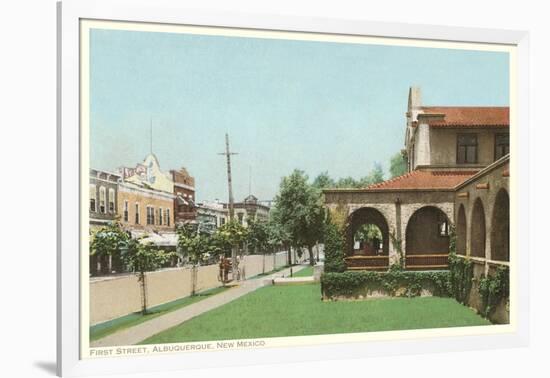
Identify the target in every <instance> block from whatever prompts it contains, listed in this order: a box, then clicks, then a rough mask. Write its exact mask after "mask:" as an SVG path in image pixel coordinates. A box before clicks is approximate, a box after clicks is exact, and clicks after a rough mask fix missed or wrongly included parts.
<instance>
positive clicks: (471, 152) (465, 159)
mask: <svg viewBox="0 0 550 378" xmlns="http://www.w3.org/2000/svg"><path fill="white" fill-rule="evenodd" d="M456 162H457V164H475V163H477V135H476V134H462V135H458V138H457V148H456Z"/></svg>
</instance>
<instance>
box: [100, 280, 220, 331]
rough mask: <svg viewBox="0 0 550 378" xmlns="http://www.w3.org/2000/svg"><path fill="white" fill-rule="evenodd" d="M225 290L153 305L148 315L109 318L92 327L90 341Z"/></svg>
mask: <svg viewBox="0 0 550 378" xmlns="http://www.w3.org/2000/svg"><path fill="white" fill-rule="evenodd" d="M224 290H227V288H225V287H217V288H214V289H210V290H205V291H203V292H200V293H198V294H197V295H195V296H193V297H185V298H181V299H178V300H175V301H172V302H168V303H164V304H162V305H159V306H155V307H151V308H150V309H149V310H148V313H147V314H146V315H142V314H141V313H140V312H136V313H133V314H130V315H126V316H122V317H120V318H116V319H113V320H109V321H108V322H104V323H100V324H96V325H94V326H91V327H90V341H94V340H98V339H101V338H102V337H105V336H107V335H110V334H111V333H115V332H116V331H119V330H121V329H124V328H128V327H132V326H135V325H137V324H140V323H143V322H145V321H147V320H150V319H153V318H156V317H157V316H160V315H164V314H166V313H168V312H170V311H174V310H177V309H180V308H182V307H185V306H188V305H190V304H192V303H196V302H198V301H201V300H203V299H206V298H208V297H210V296H212V295H214V294H218V293H220V292H222V291H224Z"/></svg>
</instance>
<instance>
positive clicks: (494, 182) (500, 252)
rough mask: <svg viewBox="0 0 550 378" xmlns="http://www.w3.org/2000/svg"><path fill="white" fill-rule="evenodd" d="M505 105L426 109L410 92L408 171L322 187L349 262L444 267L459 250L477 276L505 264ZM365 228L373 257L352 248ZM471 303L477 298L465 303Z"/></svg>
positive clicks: (370, 266)
mask: <svg viewBox="0 0 550 378" xmlns="http://www.w3.org/2000/svg"><path fill="white" fill-rule="evenodd" d="M509 127H510V122H509V108H508V107H480V106H474V107H450V106H424V105H423V104H422V101H421V92H420V89H419V88H415V87H412V88H410V90H409V99H408V109H407V112H406V126H405V146H404V147H405V148H404V151H405V152H406V156H407V170H408V172H407V173H405V174H404V175H402V176H399V177H395V178H393V179H390V180H387V181H384V182H381V183H377V184H374V185H370V186H368V187H365V188H360V189H357V188H354V189H342V188H338V189H325V190H324V195H325V204H326V206H327V207H328V208H329V209H330V210H331V211H333V212H339V213H341V214H343V215H344V218H345V219H346V251H345V252H346V258H345V260H346V265H347V267H348V269H350V270H386V269H387V268H388V267H389V266H390V265H391V264H392V263H395V262H398V261H400V260H401V261H403V265H404V267H405V268H406V269H408V270H431V269H446V268H448V254H449V243H450V231H451V229H452V226H453V225H454V226H455V229H456V249H457V253H458V254H460V255H461V256H468V257H469V258H471V259H472V261H474V262H475V268H474V271H475V272H474V275H475V277H479V276H480V275H482V274H485V275H486V274H489V273H490V272H491V271H492V269H495V267H496V266H498V265H507V264H508V260H509V254H510V252H509V249H510V247H509V245H510V243H509V235H510V232H509V214H510V210H509V183H508V181H509V175H510V174H509V156H510V155H509ZM364 224H369V225H374V226H376V227H377V228H378V229H379V230H380V233H381V234H382V240H381V243H380V248H379V249H377V252H376V253H375V254H372V253H371V254H369V253H363V252H362V251H360V250H357V249H356V248H354V234H355V232H356V231H357V229H358V228H359V227H361V226H362V225H364ZM470 301H471V302H472V304H473V305H476V303H477V302H478V301H479V298H474V297H472V298H471V299H470Z"/></svg>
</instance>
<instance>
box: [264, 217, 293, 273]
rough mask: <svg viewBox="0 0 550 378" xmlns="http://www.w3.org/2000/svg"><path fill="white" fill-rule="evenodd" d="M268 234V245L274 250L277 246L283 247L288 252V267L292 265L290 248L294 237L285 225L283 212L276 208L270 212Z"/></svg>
mask: <svg viewBox="0 0 550 378" xmlns="http://www.w3.org/2000/svg"><path fill="white" fill-rule="evenodd" d="M268 233H269V236H268V243H269V245H270V246H271V248H272V249H273V248H275V247H277V246H283V247H284V248H285V249H286V251H287V263H288V265H291V264H292V259H291V256H292V255H291V250H290V247H291V245H292V239H291V238H292V236H291V234H290V231H289V230H288V229H287V228H286V226H285V224H284V223H283V220H282V217H281V212H280V211H279V210H278V209H277V207H276V206H275V207H273V208H272V209H271V211H270V212H269V222H268ZM274 266H275V265H274Z"/></svg>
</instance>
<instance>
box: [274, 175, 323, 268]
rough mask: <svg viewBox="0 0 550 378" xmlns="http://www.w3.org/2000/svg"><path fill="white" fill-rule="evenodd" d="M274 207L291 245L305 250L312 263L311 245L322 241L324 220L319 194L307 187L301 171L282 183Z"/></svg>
mask: <svg viewBox="0 0 550 378" xmlns="http://www.w3.org/2000/svg"><path fill="white" fill-rule="evenodd" d="M275 207H276V209H277V211H278V213H279V217H280V218H279V219H280V221H281V222H282V225H283V227H284V228H285V229H286V230H287V231H288V233H289V235H290V240H291V241H292V244H293V245H294V246H295V247H297V248H299V247H306V248H307V249H308V252H309V257H310V264H311V265H313V264H315V258H314V256H313V246H315V244H316V243H317V242H318V241H319V240H320V239H321V238H322V235H323V226H324V219H325V211H324V206H323V203H322V199H321V192H320V191H319V190H318V189H315V188H313V187H312V186H311V185H309V184H308V177H307V175H306V174H305V173H304V172H303V171H300V170H294V172H292V174H291V175H290V176H287V177H284V178H283V180H282V181H281V185H280V188H279V193H278V194H277V196H276V197H275Z"/></svg>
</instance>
